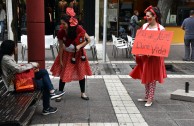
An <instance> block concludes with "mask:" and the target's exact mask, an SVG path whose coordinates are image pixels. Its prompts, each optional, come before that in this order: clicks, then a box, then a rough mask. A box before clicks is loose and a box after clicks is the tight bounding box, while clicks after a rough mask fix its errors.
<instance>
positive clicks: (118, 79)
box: [31, 46, 194, 126]
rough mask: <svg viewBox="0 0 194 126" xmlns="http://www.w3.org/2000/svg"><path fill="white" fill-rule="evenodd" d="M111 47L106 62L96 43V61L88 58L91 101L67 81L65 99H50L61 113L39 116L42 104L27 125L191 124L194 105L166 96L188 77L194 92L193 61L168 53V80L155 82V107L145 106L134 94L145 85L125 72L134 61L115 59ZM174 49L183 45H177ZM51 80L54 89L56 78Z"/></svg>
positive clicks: (88, 87)
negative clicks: (57, 100) (169, 66)
mask: <svg viewBox="0 0 194 126" xmlns="http://www.w3.org/2000/svg"><path fill="white" fill-rule="evenodd" d="M110 47H111V46H110ZM110 47H109V49H108V50H107V52H108V56H107V57H108V61H107V63H102V62H101V61H100V60H101V57H102V54H100V53H99V52H102V51H101V50H100V47H98V58H99V62H98V63H97V62H95V61H90V63H91V68H92V70H93V74H94V75H93V76H91V77H87V84H86V85H87V86H86V92H87V94H88V95H89V97H90V100H89V101H83V100H81V98H80V93H79V86H78V84H77V83H78V82H71V83H69V84H67V85H66V94H65V96H64V97H63V100H62V101H61V102H60V103H56V102H55V101H52V103H51V104H52V105H53V106H57V107H58V108H59V111H58V112H57V113H56V114H53V115H49V116H42V115H41V111H42V106H41V103H40V106H38V108H37V111H36V113H35V115H34V117H33V119H32V122H31V125H34V126H55V125H56V126H59V125H60V126H88V125H90V126H119V125H123V126H147V125H149V126H193V124H194V107H193V106H194V103H191V102H183V101H177V100H171V99H170V93H172V92H173V91H175V90H176V89H184V83H185V82H186V81H188V82H190V90H194V85H193V83H194V79H193V78H194V72H193V69H192V68H193V67H194V66H193V65H194V64H193V63H192V62H183V61H181V60H180V58H181V54H180V53H181V51H179V53H178V54H176V53H175V54H174V53H173V54H170V56H169V57H170V58H169V59H166V61H165V62H166V63H168V64H171V65H173V70H169V71H167V72H168V78H167V79H166V80H165V83H164V84H163V85H159V84H158V85H157V89H156V95H155V101H154V103H153V106H152V107H144V103H143V102H137V98H142V97H143V96H144V86H143V85H142V84H140V81H138V80H133V79H131V78H130V77H129V76H128V73H129V71H131V68H130V65H134V61H132V60H131V59H130V61H129V60H126V58H125V57H123V55H120V56H119V57H118V58H116V59H113V57H112V56H111V50H110ZM172 48H174V47H172ZM178 49H182V48H181V47H180V46H178ZM174 50H177V48H174ZM171 53H172V52H171ZM89 55H90V54H89ZM177 55H178V56H177ZM89 57H90V56H89ZM52 63H53V61H48V62H47V68H48V70H49V68H50V66H51V65H52ZM51 78H52V82H53V84H54V85H55V87H56V88H57V86H58V78H56V77H55V78H53V77H52V76H51Z"/></svg>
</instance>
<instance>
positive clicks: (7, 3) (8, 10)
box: [6, 0, 14, 40]
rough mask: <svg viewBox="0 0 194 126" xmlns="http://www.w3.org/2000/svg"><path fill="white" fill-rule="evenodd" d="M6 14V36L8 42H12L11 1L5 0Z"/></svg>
mask: <svg viewBox="0 0 194 126" xmlns="http://www.w3.org/2000/svg"><path fill="white" fill-rule="evenodd" d="M6 9H7V10H6V13H7V34H8V39H9V40H14V38H13V32H12V29H11V22H12V20H13V12H12V0H6Z"/></svg>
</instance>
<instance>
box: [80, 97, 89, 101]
mask: <svg viewBox="0 0 194 126" xmlns="http://www.w3.org/2000/svg"><path fill="white" fill-rule="evenodd" d="M81 98H82V99H83V100H89V97H87V96H86V97H83V96H81Z"/></svg>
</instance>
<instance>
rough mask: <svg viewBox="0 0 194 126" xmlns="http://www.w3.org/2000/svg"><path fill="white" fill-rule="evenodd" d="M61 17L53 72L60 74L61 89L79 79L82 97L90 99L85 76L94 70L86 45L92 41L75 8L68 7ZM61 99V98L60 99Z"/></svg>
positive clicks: (55, 74) (56, 74)
mask: <svg viewBox="0 0 194 126" xmlns="http://www.w3.org/2000/svg"><path fill="white" fill-rule="evenodd" d="M66 14H67V15H64V17H63V18H62V19H61V27H60V30H59V32H58V35H57V37H58V41H59V54H58V56H57V58H56V59H55V61H54V64H53V66H52V68H51V72H52V74H53V75H54V76H59V77H60V81H59V91H63V90H64V86H65V83H66V82H71V81H79V84H80V89H81V98H82V99H84V100H89V97H87V96H86V94H85V76H91V75H92V71H91V69H90V65H89V62H88V59H87V57H86V51H85V50H84V46H85V45H87V44H88V43H89V42H90V37H89V36H88V35H87V33H86V31H85V30H84V29H83V28H82V27H81V26H80V25H78V21H77V19H76V18H74V17H75V12H74V10H73V8H70V7H68V8H67V9H66ZM58 101H60V99H58Z"/></svg>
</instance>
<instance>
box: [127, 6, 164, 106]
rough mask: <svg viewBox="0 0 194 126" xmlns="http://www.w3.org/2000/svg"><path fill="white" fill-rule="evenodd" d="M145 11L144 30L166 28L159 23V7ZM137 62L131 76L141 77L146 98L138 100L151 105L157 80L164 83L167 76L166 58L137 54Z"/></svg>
mask: <svg viewBox="0 0 194 126" xmlns="http://www.w3.org/2000/svg"><path fill="white" fill-rule="evenodd" d="M145 13H146V16H145V19H146V20H147V23H145V24H144V25H143V26H142V30H155V31H161V30H165V29H164V27H163V26H162V25H160V24H159V23H160V22H161V13H160V10H159V9H158V8H157V7H152V6H149V7H148V8H147V9H146V10H145ZM136 63H137V65H136V67H135V68H134V69H133V71H132V72H131V73H130V76H131V77H132V78H134V79H140V80H141V83H142V84H144V85H145V98H144V99H138V101H144V102H146V104H145V106H146V107H149V106H151V105H152V101H153V98H154V92H155V88H156V81H158V82H159V83H163V82H164V80H163V79H164V78H166V77H167V75H166V69H165V64H164V58H163V57H159V56H149V55H136Z"/></svg>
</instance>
